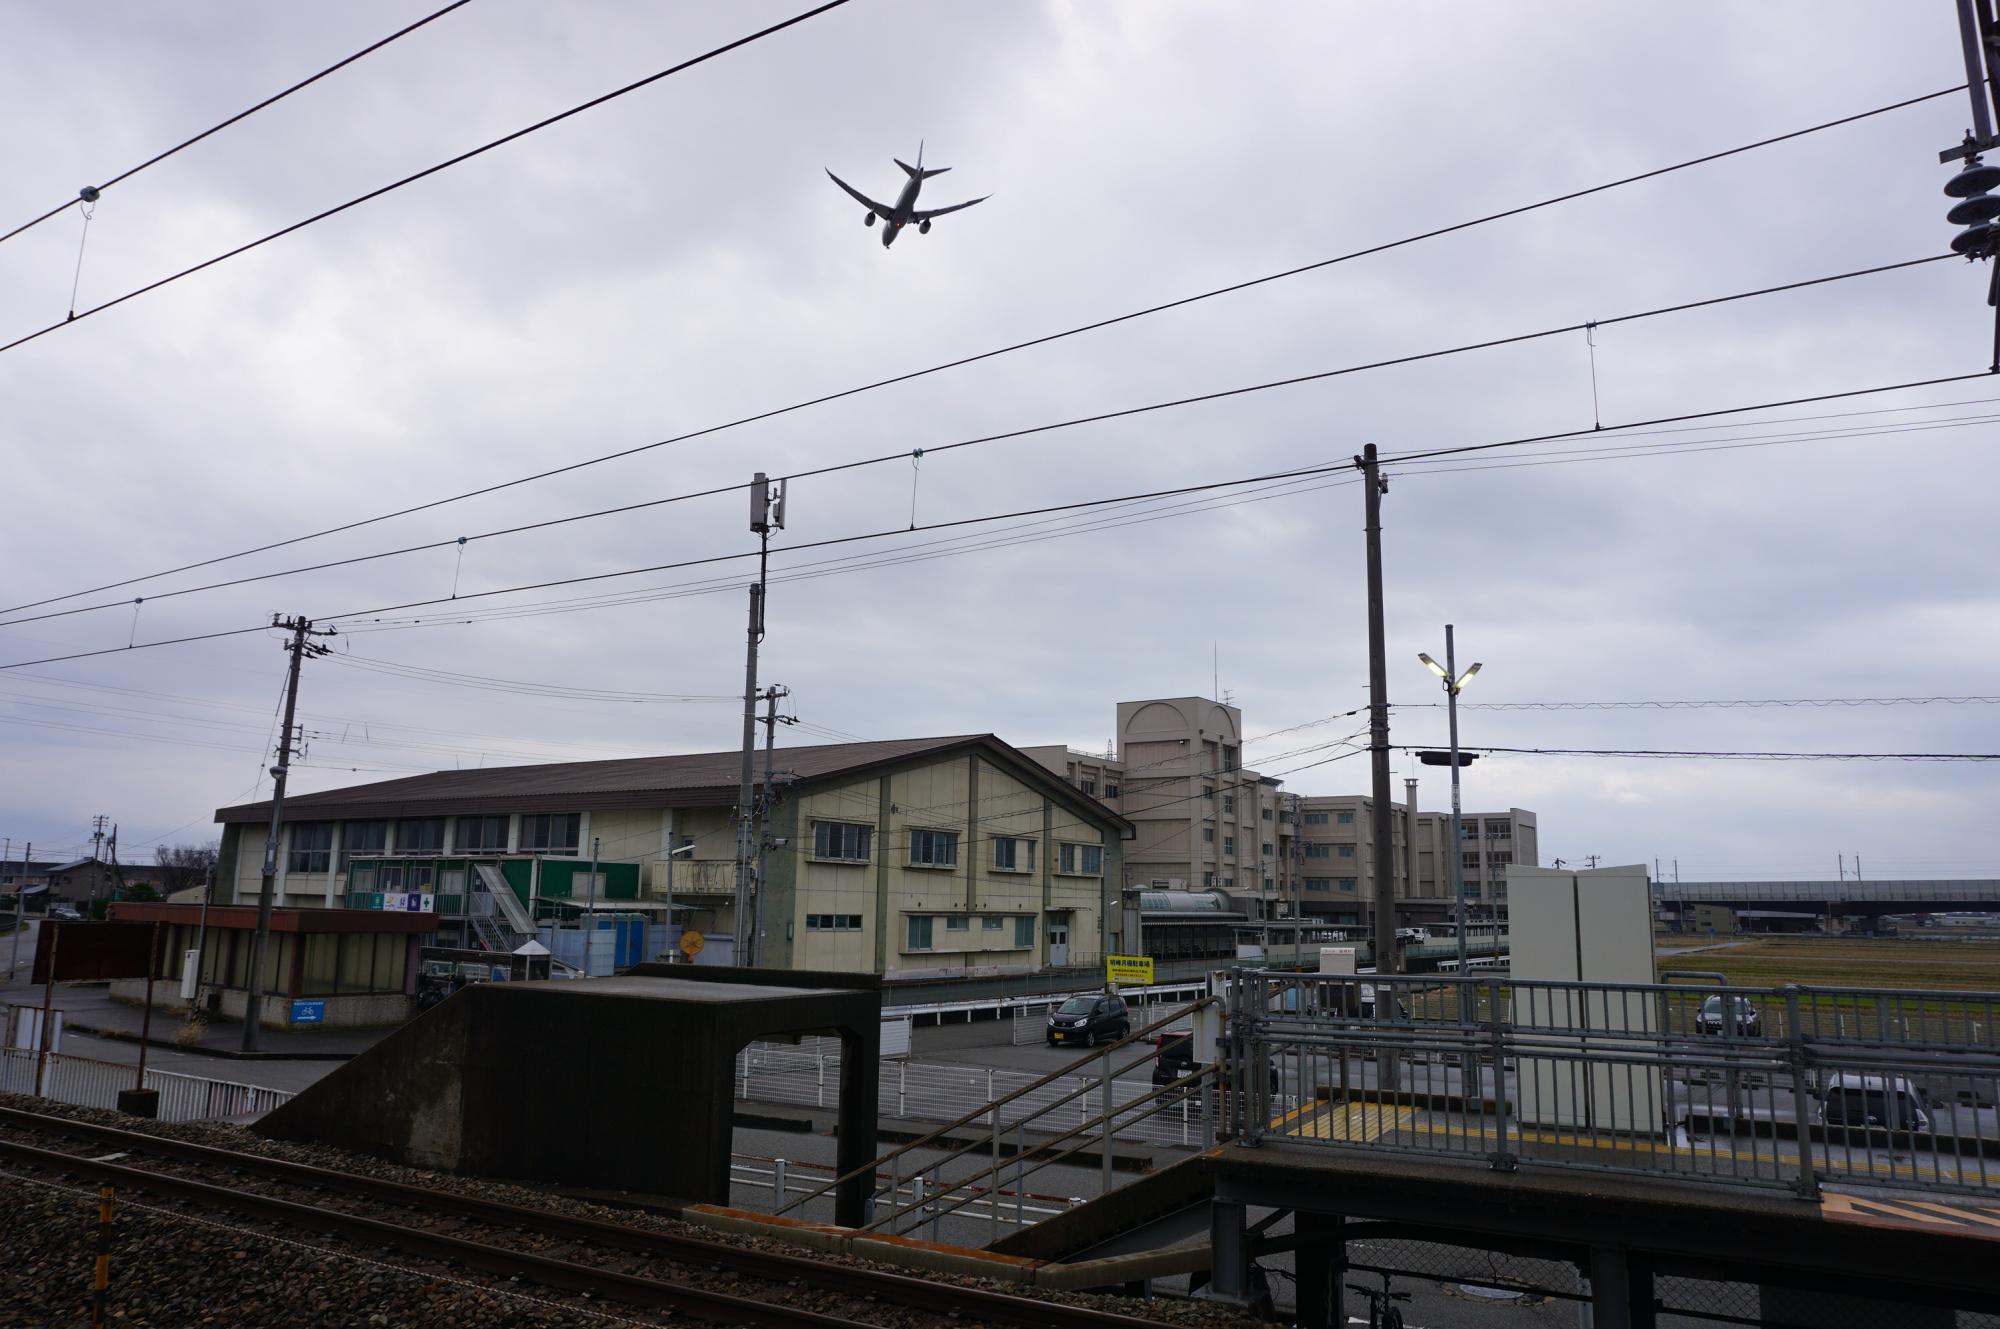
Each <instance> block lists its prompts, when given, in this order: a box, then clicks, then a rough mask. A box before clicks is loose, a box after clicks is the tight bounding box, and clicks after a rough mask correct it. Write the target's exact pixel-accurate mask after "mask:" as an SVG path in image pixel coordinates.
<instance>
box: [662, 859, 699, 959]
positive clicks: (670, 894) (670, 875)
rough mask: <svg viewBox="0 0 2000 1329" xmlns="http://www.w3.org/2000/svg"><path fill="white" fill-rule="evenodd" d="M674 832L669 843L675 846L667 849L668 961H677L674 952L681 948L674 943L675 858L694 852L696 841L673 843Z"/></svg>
mask: <svg viewBox="0 0 2000 1329" xmlns="http://www.w3.org/2000/svg"><path fill="white" fill-rule="evenodd" d="M673 839H674V833H673V832H672V831H668V832H667V843H668V844H669V845H670V846H673V847H671V848H669V849H668V850H667V963H668V964H673V963H675V960H674V954H675V952H676V951H678V950H679V949H680V948H679V947H678V946H677V945H675V944H674V859H676V858H678V857H679V856H680V855H682V854H692V853H693V852H694V841H693V840H689V841H688V842H687V843H686V844H684V845H674V844H673Z"/></svg>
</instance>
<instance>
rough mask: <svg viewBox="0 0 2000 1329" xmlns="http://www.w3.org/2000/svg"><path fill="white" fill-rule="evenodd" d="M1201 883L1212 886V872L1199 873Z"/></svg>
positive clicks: (1213, 881) (1213, 878) (1213, 879)
mask: <svg viewBox="0 0 2000 1329" xmlns="http://www.w3.org/2000/svg"><path fill="white" fill-rule="evenodd" d="M1201 884H1202V885H1204V886H1213V885H1215V874H1214V873H1213V872H1204V873H1202V874H1201Z"/></svg>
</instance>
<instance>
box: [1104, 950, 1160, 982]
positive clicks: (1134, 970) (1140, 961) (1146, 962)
mask: <svg viewBox="0 0 2000 1329" xmlns="http://www.w3.org/2000/svg"><path fill="white" fill-rule="evenodd" d="M1104 977H1105V978H1106V979H1107V980H1108V981H1110V982H1111V983H1113V984H1119V985H1130V984H1134V983H1137V984H1149V983H1151V982H1152V981H1153V957H1152V956H1150V955H1107V956H1105V957H1104Z"/></svg>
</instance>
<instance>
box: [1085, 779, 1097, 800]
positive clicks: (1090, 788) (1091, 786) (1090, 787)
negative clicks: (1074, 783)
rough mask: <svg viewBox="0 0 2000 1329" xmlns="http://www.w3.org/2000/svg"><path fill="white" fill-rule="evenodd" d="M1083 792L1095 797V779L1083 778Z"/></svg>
mask: <svg viewBox="0 0 2000 1329" xmlns="http://www.w3.org/2000/svg"><path fill="white" fill-rule="evenodd" d="M1083 792H1084V793H1086V794H1089V795H1090V796H1091V797H1092V798H1096V797H1097V781H1095V780H1085V781H1084V782H1083Z"/></svg>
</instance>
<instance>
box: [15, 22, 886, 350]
mask: <svg viewBox="0 0 2000 1329" xmlns="http://www.w3.org/2000/svg"><path fill="white" fill-rule="evenodd" d="M846 3H848V0H826V3H824V4H821V5H818V6H816V7H815V8H812V9H808V10H806V11H805V12H804V13H802V14H795V15H793V16H792V17H791V18H788V19H786V20H784V21H783V22H781V23H774V24H772V25H771V26H770V27H768V28H761V29H759V30H758V31H756V32H753V33H750V34H749V35H747V36H743V37H738V38H737V39H736V40H735V41H732V42H728V43H726V44H724V45H722V46H718V47H715V48H714V49H713V50H709V51H704V52H703V53H702V54H700V55H697V56H694V57H692V58H691V59H687V60H683V61H681V62H680V63H679V64H677V65H670V66H668V67H667V68H665V69H662V70H659V71H658V72H656V73H652V74H648V75H647V76H646V77H645V78H642V79H639V80H637V81H636V82H632V83H627V84H626V85H625V86H624V87H622V88H614V89H612V90H611V91H610V92H606V93H603V94H601V95H599V96H596V97H592V98H591V99H590V100H589V101H586V102H580V103H578V104H577V105H575V106H572V107H570V108H569V109H568V110H566V111H558V112H557V113H556V114H554V115H551V116H548V117H546V118H545V119H541V120H537V121H535V123H533V124H531V125H527V126H524V127H523V128H520V129H517V130H515V131H513V132H512V133H510V134H504V135H502V136H501V137H499V138H496V139H494V140H492V141H491V142H489V143H483V144H481V145H480V146H478V147H476V148H472V149H469V150H468V151H465V152H461V153H459V154H458V155H457V156H455V157H447V158H446V159H445V160H443V161H441V162H438V163H436V164H434V165H431V166H426V167H425V168H424V169H423V170H421V171H417V172H415V173H414V174H411V175H406V176H404V177H403V178H402V179H400V180H392V181H390V182H389V183H388V184H386V185H381V186H379V187H377V188H375V189H371V190H369V191H368V192H367V193H365V194H360V195H357V196H355V197H354V198H350V199H348V200H347V201H346V202H345V203H338V204H335V205H334V206H333V207H330V208H326V209H323V210H322V211H319V212H315V213H314V214H313V215H312V216H310V217H307V218H304V219H303V220H301V221H295V222H293V223H292V224H291V225H289V226H285V227H281V228H280V229H278V230H275V231H272V232H271V233H270V234H268V235H264V236H260V237H258V238H257V239H255V240H251V241H249V242H247V243H245V244H240V245H237V246H236V247H235V248H234V249H226V250H224V251H223V252H222V253H220V254H217V255H215V256H214V257H212V258H206V259H203V260H202V261H201V262H199V263H196V264H194V265H193V266H191V267H186V268H182V269H181V270H180V271H178V272H175V273H171V274H169V275H167V276H165V277H161V278H159V279H158V280H157V281H151V282H148V283H146V284H145V285H144V286H139V287H135V288H133V289H132V290H129V291H127V292H125V294H123V295H120V296H114V297H113V298H111V299H109V300H106V301H104V302H103V303H102V304H96V305H92V306H91V307H90V308H88V309H80V310H77V311H76V312H74V313H72V314H71V315H70V316H69V317H68V318H66V319H64V320H62V321H61V322H58V323H51V324H49V325H48V326H47V327H44V328H39V329H37V330H36V331H34V332H29V333H24V334H23V335H21V336H19V337H16V338H14V339H13V340H12V341H9V342H4V343H0V353H4V352H7V351H11V350H13V349H15V348H16V347H18V346H25V345H26V344H27V343H29V342H31V341H34V340H36V339H38V338H41V337H46V336H48V335H49V334H50V333H51V332H54V331H56V330H57V329H59V328H66V327H70V326H72V325H74V324H77V323H81V322H82V321H83V320H84V319H86V318H89V317H90V316H91V315H93V314H101V313H103V312H104V311H105V310H107V309H111V308H114V307H116V306H118V305H122V304H124V303H125V302H126V301H128V300H136V299H138V298H139V297H140V296H142V295H145V294H147V293H149V292H152V291H157V290H159V289H160V288H161V287H162V286H169V285H171V284H173V283H174V282H177V281H180V280H181V279H182V278H184V277H192V276H193V275H194V274H195V273H197V272H201V271H203V270H205V269H208V268H212V267H214V266H215V265H216V264H218V263H222V262H224V261H226V260H228V259H232V258H235V257H237V256H238V255H240V254H247V253H249V252H250V251H251V250H253V249H257V248H259V247H261V246H263V245H267V244H269V243H271V242H272V241H273V240H277V239H280V238H282V237H284V236H287V235H290V234H292V232H294V231H300V230H304V229H305V228H306V227H308V226H311V225H313V224H314V223H315V222H322V221H325V220H326V219H327V218H329V217H333V216H337V215H339V214H340V213H343V212H346V211H347V210H348V209H349V208H354V207H359V206H360V205H361V204H363V203H367V202H369V201H370V200H372V199H377V198H380V197H382V196H383V195H384V194H389V193H393V192H395V191H396V190H398V189H401V188H403V187H404V186H405V185H411V184H415V183H416V182H417V181H419V180H422V179H424V178H426V177H428V176H432V175H436V174H437V173H438V172H440V171H444V170H449V169H450V168H451V167H453V166H456V165H458V164H459V163H460V162H465V161H470V160H471V159H472V158H474V157H477V156H479V155H480V154H482V153H486V152H491V151H492V150H493V149H495V148H498V147H502V146H504V145H505V144H508V143H512V142H513V141H514V140H516V139H518V138H525V137H526V136H527V135H529V134H532V133H535V132H536V131H537V130H541V129H547V128H548V127H549V126H550V125H553V124H557V123H559V122H560V121H563V120H567V119H569V118H570V117H571V116H573V115H579V114H581V113H583V112H584V111H588V110H590V109H592V108H593V107H597V106H602V105H603V104H604V103H605V102H608V101H612V100H615V99H616V98H619V97H623V96H625V95H626V94H627V93H631V92H636V91H638V90H639V89H640V88H643V87H646V86H647V85H648V84H652V83H657V82H659V81H660V80H661V79H663V78H666V77H668V76H669V75H672V74H678V73H680V72H681V71H682V70H685V69H691V68H693V67H694V66H696V65H699V64H702V63H703V62H705V61H708V60H713V59H714V58H715V57H717V56H719V55H723V54H726V53H727V52H730V51H733V50H735V49H737V48H738V47H741V46H748V45H749V44H750V43H752V42H755V41H760V40H762V39H763V38H765V37H769V36H772V35H773V34H775V33H778V32H782V31H784V30H785V29H786V28H789V27H791V26H793V25H794V24H797V23H803V22H805V21H806V20H807V19H810V18H817V17H818V16H819V15H821V14H824V13H825V12H827V11H828V10H830V9H838V8H840V7H841V6H842V5H844V4H846Z"/></svg>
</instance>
